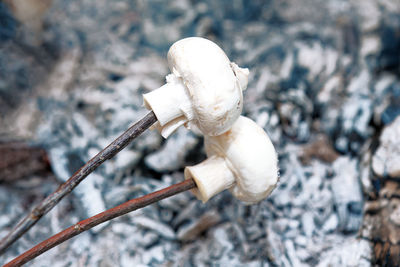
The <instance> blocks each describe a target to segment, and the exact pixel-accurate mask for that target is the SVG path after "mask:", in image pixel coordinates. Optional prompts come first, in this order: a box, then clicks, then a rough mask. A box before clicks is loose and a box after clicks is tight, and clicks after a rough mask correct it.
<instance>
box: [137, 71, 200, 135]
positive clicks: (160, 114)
mask: <svg viewBox="0 0 400 267" xmlns="http://www.w3.org/2000/svg"><path fill="white" fill-rule="evenodd" d="M190 102H191V101H190V98H189V96H188V95H187V93H186V89H185V86H184V85H183V83H182V80H181V79H179V78H177V77H175V75H174V74H170V75H168V76H167V83H166V84H164V85H163V86H161V87H160V88H158V89H156V90H154V91H151V92H150V93H147V94H144V95H143V103H144V106H145V107H146V108H147V109H149V110H152V111H153V112H154V114H155V115H156V117H157V120H158V122H157V123H156V125H155V126H156V128H158V130H159V131H160V133H161V135H162V136H163V137H164V138H167V137H168V136H169V135H170V134H171V133H173V132H174V131H175V130H176V129H177V128H178V127H179V126H181V125H183V124H185V123H186V122H188V121H189V120H191V119H192V117H193V114H192V113H191V103H190Z"/></svg>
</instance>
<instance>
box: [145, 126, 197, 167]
mask: <svg viewBox="0 0 400 267" xmlns="http://www.w3.org/2000/svg"><path fill="white" fill-rule="evenodd" d="M197 143H198V138H196V137H195V135H194V134H193V133H191V132H188V131H187V129H184V128H182V127H181V128H179V129H178V130H177V131H176V132H175V133H174V134H173V135H172V136H171V137H169V138H168V139H167V140H166V141H165V143H164V145H163V146H162V147H161V148H160V149H159V150H157V151H155V152H153V153H151V154H149V155H148V156H147V157H146V158H145V163H146V165H147V166H148V167H149V168H151V169H153V170H155V171H158V172H163V171H164V172H165V171H173V170H178V169H179V168H180V167H181V166H184V163H185V156H186V154H187V152H188V151H189V150H191V149H193V148H194V147H195V146H196V144H197Z"/></svg>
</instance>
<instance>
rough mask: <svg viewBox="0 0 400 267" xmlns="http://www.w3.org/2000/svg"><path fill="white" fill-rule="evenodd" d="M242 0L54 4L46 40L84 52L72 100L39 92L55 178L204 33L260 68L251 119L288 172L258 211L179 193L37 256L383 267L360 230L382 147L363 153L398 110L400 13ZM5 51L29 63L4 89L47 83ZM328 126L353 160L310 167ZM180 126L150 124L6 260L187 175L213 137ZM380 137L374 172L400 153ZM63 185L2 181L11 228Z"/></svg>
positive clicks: (89, 262) (40, 138)
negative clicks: (167, 129)
mask: <svg viewBox="0 0 400 267" xmlns="http://www.w3.org/2000/svg"><path fill="white" fill-rule="evenodd" d="M245 2H246V1H241V0H237V1H230V2H229V3H228V2H224V1H218V2H217V1H206V2H204V3H197V4H195V3H192V2H191V1H172V2H168V3H164V2H163V3H161V2H160V1H126V0H119V1H105V0H101V1H88V0H84V1H76V0H74V1H65V0H54V4H53V7H52V9H51V12H50V13H48V15H47V17H46V19H47V21H48V23H49V25H51V26H50V27H49V28H48V29H47V30H46V33H45V34H46V36H47V37H46V38H48V40H49V41H53V44H54V45H57V46H60V50H62V51H64V53H68V52H70V51H75V52H74V53H72V54H73V55H75V56H74V57H70V58H69V60H71V58H73V59H74V60H73V62H75V63H74V64H75V65H74V67H73V68H72V67H71V68H70V69H69V71H71V72H73V73H74V77H73V79H68V82H64V80H66V79H62V84H54V88H58V89H57V92H58V93H57V94H62V97H57V96H56V95H54V94H50V93H49V94H41V95H40V97H38V98H35V101H36V102H37V105H38V107H39V109H40V112H42V114H43V120H42V121H40V122H38V124H37V131H36V136H37V138H36V139H37V140H35V141H37V142H38V143H41V144H42V145H43V146H45V147H46V148H47V150H48V152H49V155H50V160H51V163H52V168H53V171H54V173H55V174H56V176H57V179H58V180H59V181H64V180H66V179H67V178H68V177H69V175H71V174H72V173H73V172H74V171H75V170H76V169H77V168H79V167H81V165H82V164H83V163H84V162H85V161H87V160H88V159H89V158H90V157H92V156H93V155H94V154H95V153H97V152H98V151H99V150H100V149H102V148H103V147H104V146H105V145H107V144H108V143H110V142H111V141H112V140H113V139H114V138H116V137H117V136H118V135H119V134H121V133H122V132H123V131H124V130H126V129H127V128H128V127H129V126H130V125H132V123H133V122H135V121H137V120H138V119H140V118H142V117H143V116H144V115H145V114H146V110H145V109H144V108H143V107H142V97H141V94H142V93H146V92H148V91H150V90H153V89H156V88H158V87H159V86H161V85H162V84H163V82H164V77H165V75H166V74H167V73H168V68H167V64H166V58H165V55H166V51H167V49H168V47H169V46H170V45H171V43H172V42H173V41H175V40H177V39H180V38H183V37H186V36H191V35H201V36H204V37H208V38H211V39H212V40H214V41H216V42H217V43H218V44H219V45H220V46H221V47H223V48H224V50H225V51H226V52H227V55H228V56H229V57H230V58H232V59H234V60H235V61H236V62H237V63H238V64H239V65H240V66H245V67H249V68H250V70H251V76H250V83H249V86H248V89H247V90H246V91H245V93H244V114H245V115H247V116H249V117H250V118H252V119H253V120H255V121H256V122H257V123H258V124H259V125H260V126H261V127H263V128H264V129H265V130H266V131H267V132H268V134H269V135H270V136H271V140H272V141H273V143H274V144H275V145H276V147H277V150H278V153H279V156H280V162H279V166H280V172H281V182H280V185H279V186H278V187H277V189H276V191H275V192H274V193H273V194H272V195H271V197H270V198H268V199H267V200H264V201H262V202H261V203H259V204H258V205H255V206H245V205H243V204H242V203H240V202H239V201H236V200H235V199H233V198H232V196H231V195H230V194H229V193H227V192H223V193H221V194H219V195H217V196H215V197H214V198H213V199H211V200H210V201H209V203H207V204H202V203H201V202H199V201H197V200H196V199H195V197H194V196H192V195H191V194H190V193H189V192H186V193H182V194H179V195H177V196H174V197H171V198H169V199H166V200H163V201H160V202H159V203H157V204H155V205H152V206H150V207H146V208H144V209H142V210H140V211H136V212H133V213H131V214H129V215H126V216H124V217H121V218H118V219H115V220H113V221H111V222H110V223H108V224H107V225H105V226H104V227H102V228H100V229H98V231H96V232H93V231H90V232H87V233H84V234H82V235H80V236H78V237H76V238H74V239H71V240H70V241H67V242H66V243H64V244H62V245H60V246H58V247H56V248H54V249H52V250H50V251H49V252H47V253H46V254H45V255H43V256H41V257H39V258H37V259H35V260H34V261H33V262H32V266H48V265H53V266H70V265H79V266H85V265H86V266H98V265H100V266H114V265H117V266H159V265H163V266H204V265H221V266H355V265H357V264H359V265H361V266H369V265H371V261H372V259H371V249H370V244H369V243H368V242H367V241H365V240H359V239H357V232H358V229H359V227H360V223H361V220H362V212H361V210H362V206H363V203H364V199H363V197H362V195H361V183H360V180H362V185H363V186H364V187H363V190H364V191H368V190H370V187H371V185H370V183H369V182H370V181H369V179H370V177H371V173H370V172H369V171H368V169H369V168H370V167H371V165H370V162H369V159H368V156H367V155H368V153H372V152H371V151H370V150H368V149H367V150H368V152H367V153H366V152H365V150H366V148H365V147H366V145H367V144H368V143H371V142H372V140H373V138H374V135H375V134H376V133H377V132H378V131H379V127H380V125H383V126H385V125H389V126H386V127H387V128H386V129H387V130H385V131H389V129H393V127H394V126H393V125H395V124H397V123H393V124H390V123H391V122H393V121H394V120H395V119H396V117H398V116H399V114H400V111H399V110H400V109H399V106H400V105H399V104H398V103H399V102H397V101H398V100H396V99H398V98H399V96H398V92H399V88H400V87H399V84H400V83H399V79H398V75H397V74H396V66H397V68H398V64H399V63H398V61H396V60H398V59H397V58H398V57H396V56H394V55H397V54H398V50H396V49H397V48H396V46H395V45H396V44H397V43H399V38H398V37H397V39H396V37H395V35H393V34H392V33H393V32H394V29H398V27H399V26H400V22H399V20H398V17H399V14H400V7H399V5H398V4H397V2H396V1H381V2H380V4H379V5H380V6H379V8H377V5H376V3H375V2H373V1H368V2H367V1H348V2H346V3H342V2H340V3H339V1H337V0H329V1H310V0H301V1H300V2H299V1H293V2H291V1H289V2H287V3H285V4H282V3H280V2H279V1H272V2H270V3H268V4H264V5H263V4H261V3H260V2H259V1H251V2H246V3H245ZM347 18H350V19H347ZM0 32H1V29H0ZM169 33H170V34H169ZM396 42H397V43H396ZM2 48H3V46H2ZM76 51H78V52H76ZM79 51H80V52H79ZM7 53H8V50H7V49H0V55H1V56H0V60H1V59H3V61H0V64H1V66H7V65H6V64H5V63H4V62H7V61H8V62H15V64H17V65H18V64H19V68H20V69H21V71H20V72H17V71H16V68H11V67H10V68H9V69H7V68H6V70H5V72H4V73H3V72H0V78H1V79H0V80H2V81H1V82H0V86H1V90H2V92H4V93H2V94H1V99H3V98H4V97H3V96H6V97H8V96H9V95H11V92H13V91H12V90H14V91H15V90H16V89H18V88H20V89H21V88H30V87H29V86H31V87H33V86H35V85H37V84H38V83H40V81H37V80H38V79H37V77H39V76H37V77H35V75H36V74H37V75H39V74H41V75H44V74H43V73H45V72H46V71H44V70H42V69H41V68H37V69H35V68H33V67H29V65H30V64H31V63H29V62H25V61H24V60H23V59H20V58H18V57H17V56H16V55H15V52H13V53H11V54H7ZM62 60H66V61H67V58H65V57H64V59H62ZM396 64H397V65H396ZM62 65H63V64H61V65H59V66H62ZM17 69H18V68H17ZM382 70H385V71H382ZM50 71H51V69H50ZM67 71H68V70H67ZM18 73H19V76H18V75H17V74H18ZM21 73H32V76H25V77H24V76H23V75H21ZM54 77H56V76H53V78H52V79H50V80H51V81H53V82H54V81H55V82H57V79H55V78H54ZM16 81H18V84H17V83H16ZM60 82H61V81H60ZM13 84H17V85H14V86H13ZM28 85H29V86H28ZM51 87H53V86H51V84H50V85H49V84H48V85H46V88H51ZM49 90H50V89H49ZM18 92H19V91H18ZM24 92H25V91H24ZM50 92H51V91H50ZM21 95H22V96H24V93H23V92H22V93H21V94H18V97H21ZM27 95H29V94H27ZM3 102H4V101H3ZM0 109H1V108H0ZM397 121H398V119H397ZM390 131H393V130H390ZM183 132H184V130H182V133H183ZM321 132H322V133H324V134H325V135H327V136H328V137H329V138H330V140H331V141H332V143H333V144H334V145H335V149H336V150H339V151H340V152H341V153H342V154H343V155H342V156H341V157H339V158H338V159H337V160H336V161H334V162H332V163H324V162H322V161H321V160H319V159H312V160H311V161H310V163H309V164H308V165H303V164H302V163H301V162H300V160H299V156H300V155H301V154H302V143H308V142H310V141H311V140H312V139H313V138H314V137H315V136H316V135H317V134H320V133H321ZM182 133H180V132H178V133H177V134H176V135H175V136H171V137H172V139H170V140H167V141H162V138H161V137H160V136H159V134H158V133H157V132H155V131H147V132H146V133H145V134H143V135H142V136H141V137H139V138H138V139H137V140H135V141H134V142H133V144H132V145H130V146H128V147H127V148H126V149H125V150H124V152H121V154H120V155H119V156H117V157H116V158H115V159H113V160H110V161H109V162H106V163H105V164H104V165H103V166H101V167H99V168H98V169H97V170H96V172H95V174H94V175H90V176H89V177H88V178H87V180H86V181H84V182H83V183H82V184H81V185H79V186H78V188H77V189H78V190H77V191H76V192H75V193H73V194H72V195H71V196H68V197H67V198H65V199H64V200H62V201H61V202H60V204H59V205H60V206H59V207H57V208H56V209H54V210H53V211H51V212H50V214H48V215H47V216H45V217H44V218H42V219H41V220H40V221H39V223H38V224H37V225H36V226H35V227H34V228H32V230H31V231H30V232H29V233H28V234H27V235H26V236H25V237H23V238H22V239H21V240H20V241H18V242H17V243H16V244H15V246H13V247H12V248H11V249H10V250H9V251H8V252H7V253H6V256H5V257H3V258H1V259H0V264H3V263H5V262H6V261H8V260H10V259H12V258H13V257H15V256H16V255H17V254H18V253H22V252H23V251H25V250H26V249H28V248H30V247H31V246H33V245H34V244H37V243H38V242H39V241H41V240H43V239H45V238H47V237H49V236H50V235H51V234H55V232H56V231H58V230H60V229H63V228H66V227H68V226H70V225H72V224H73V223H76V222H77V221H79V220H82V219H84V218H86V217H87V216H88V215H89V214H91V213H92V212H96V211H98V210H101V209H104V208H111V207H113V206H115V205H118V204H120V203H122V202H124V201H126V200H128V199H131V198H134V197H138V196H141V195H144V194H147V193H150V192H153V191H155V190H158V189H161V188H163V187H166V186H169V185H171V184H173V183H176V182H179V181H182V180H183V175H182V173H181V171H180V170H182V168H183V167H184V166H185V165H186V164H188V162H187V161H190V162H191V163H192V164H195V163H198V162H200V161H201V160H198V159H200V158H201V157H204V154H202V153H203V152H202V151H198V153H194V152H196V151H194V150H195V149H196V148H197V147H198V146H197V144H199V143H201V140H200V139H199V138H198V137H196V136H193V135H191V134H189V133H188V132H185V133H184V134H183V136H181V135H180V134H182ZM382 138H383V137H382ZM382 138H381V143H380V147H378V150H377V151H376V152H375V154H374V155H373V158H374V159H373V160H372V161H373V162H378V161H377V160H378V156H379V159H380V160H381V163H382V162H383V163H382V164H383V167H382V164H381V166H380V167H379V166H378V167H379V168H377V167H376V166H375V167H374V164H373V165H372V167H373V171H374V172H376V173H382V175H386V174H387V173H388V172H385V170H386V171H387V170H389V169H390V168H388V167H387V166H386V165H385V164H387V163H388V162H389V161H387V160H386V159H389V158H390V157H392V155H393V156H397V155H398V153H397V150H396V149H397V148H398V146H399V145H398V144H397V143H396V142H393V141H391V142H390V146H389V147H387V146H386V145H385V144H386V143H385V142H386V141H385V140H389V139H390V138H389V139H387V138H385V139H382ZM181 139H182V140H181ZM390 140H391V139H390ZM178 145H179V147H178ZM370 156H371V155H370ZM188 158H189V159H188ZM197 160H198V161H197ZM146 164H147V165H146ZM375 165H377V163H375ZM382 170H383V171H382ZM85 183H87V184H86V185H85ZM56 188H57V183H56V182H55V181H53V180H50V181H47V180H45V181H43V182H42V183H41V184H37V185H36V186H33V187H32V188H29V189H27V188H23V187H21V188H19V187H12V186H7V185H0V226H1V227H0V237H2V236H4V235H5V234H6V233H7V231H8V230H9V229H10V228H11V227H12V225H13V224H14V223H15V222H16V221H17V220H18V218H19V217H20V216H21V215H22V214H24V213H25V212H26V211H27V210H28V209H29V208H30V207H31V205H32V203H31V202H32V201H31V200H30V197H34V201H33V202H37V201H38V200H39V199H42V198H43V197H44V196H45V195H48V194H49V193H51V192H52V191H54V190H55V189H56ZM27 192H29V193H27ZM88 199H90V201H88ZM10 203H12V205H10ZM27 203H28V204H27ZM83 203H85V204H87V205H83ZM214 214H218V215H217V216H215V221H212V223H210V224H209V225H206V227H203V225H204V218H207V216H213V215H214ZM213 218H214V217H213ZM49 225H50V226H51V227H49ZM198 226H201V227H200V229H199V228H197V227H198ZM190 233H195V234H194V236H193V237H192V236H190ZM181 240H183V241H185V242H182V241H181ZM192 240H193V241H192Z"/></svg>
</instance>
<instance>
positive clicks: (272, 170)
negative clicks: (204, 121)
mask: <svg viewBox="0 0 400 267" xmlns="http://www.w3.org/2000/svg"><path fill="white" fill-rule="evenodd" d="M205 148H206V153H207V156H208V157H212V156H219V157H223V158H225V161H226V162H227V165H228V167H229V168H230V170H231V171H232V172H233V173H234V176H235V178H236V183H235V184H234V185H233V186H232V187H231V188H230V191H231V193H232V194H233V195H234V196H235V197H236V198H238V199H239V200H242V201H244V202H248V203H255V202H258V201H260V200H262V199H264V198H265V197H267V196H268V195H269V194H270V193H271V192H272V190H273V189H274V188H275V187H276V184H277V182H278V159H277V154H276V152H275V149H274V146H273V144H272V142H271V140H270V139H269V137H268V135H267V134H266V133H265V132H264V130H263V129H262V128H261V127H260V126H258V125H257V124H256V123H255V122H254V121H252V120H250V119H248V118H246V117H243V116H240V117H239V118H238V120H237V121H236V122H235V124H234V125H233V126H232V128H231V129H230V130H229V131H227V132H226V133H224V134H222V135H220V136H206V137H205Z"/></svg>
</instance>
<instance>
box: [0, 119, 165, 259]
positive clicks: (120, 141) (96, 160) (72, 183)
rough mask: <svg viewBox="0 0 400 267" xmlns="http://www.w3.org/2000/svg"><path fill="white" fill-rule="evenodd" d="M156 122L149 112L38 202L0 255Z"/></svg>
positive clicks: (1, 247) (0, 245)
mask: <svg viewBox="0 0 400 267" xmlns="http://www.w3.org/2000/svg"><path fill="white" fill-rule="evenodd" d="M156 121H157V118H156V116H155V115H154V113H153V112H152V111H151V112H149V113H148V114H147V115H146V116H145V117H143V118H142V119H141V120H140V121H138V122H137V123H135V124H134V125H133V126H132V127H130V128H129V129H128V130H127V131H125V132H124V133H123V134H122V135H120V136H119V137H118V138H117V139H116V140H114V141H113V142H112V143H111V144H110V145H108V146H107V147H106V148H104V149H103V150H102V151H100V152H99V153H98V154H97V155H96V156H94V157H93V158H92V159H91V160H89V161H88V162H87V163H86V164H85V165H84V166H83V167H82V168H80V169H79V170H78V171H77V172H76V173H75V174H74V175H72V176H71V177H70V178H69V179H68V181H66V182H65V183H64V184H62V185H61V186H60V187H59V188H58V189H57V190H56V191H55V192H54V193H52V194H51V195H49V196H48V197H46V198H45V199H44V200H43V201H42V202H40V203H39V204H38V205H37V206H36V207H35V208H34V209H33V210H32V211H31V212H30V213H29V214H28V215H26V216H25V217H24V218H23V219H22V220H21V221H20V222H19V223H18V224H17V225H16V226H15V227H14V228H13V229H12V230H11V231H10V232H9V233H8V235H6V236H5V237H4V238H3V239H2V240H1V241H0V255H1V254H3V253H4V252H5V251H6V249H7V248H8V247H9V246H11V245H12V244H13V243H14V242H15V241H16V240H18V238H20V237H21V236H22V235H23V234H24V233H25V232H27V231H28V230H29V229H30V228H31V227H32V226H33V225H35V224H36V222H37V221H38V220H39V219H40V218H41V217H42V216H43V215H45V214H46V213H47V212H49V211H50V210H51V209H52V208H53V207H54V206H55V205H56V204H57V203H58V202H60V200H61V199H62V198H63V197H64V196H66V195H68V194H69V193H70V192H71V191H72V190H73V189H74V188H75V187H76V186H77V185H78V184H79V183H80V182H82V181H83V180H84V179H85V178H86V177H87V176H88V175H89V174H90V173H92V172H93V171H94V170H95V169H96V168H97V167H98V166H100V165H101V164H102V163H103V162H104V161H106V160H108V159H110V158H112V157H114V156H115V155H116V154H117V153H118V152H120V151H121V150H122V149H123V148H125V147H126V146H127V145H128V144H129V143H131V142H132V141H133V139H135V138H136V137H138V136H139V135H140V134H142V133H143V132H144V131H145V130H146V129H148V128H149V127H150V126H151V125H153V124H154V123H155V122H156Z"/></svg>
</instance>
